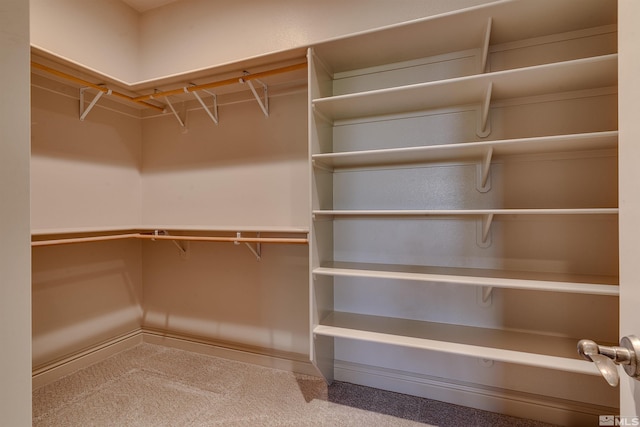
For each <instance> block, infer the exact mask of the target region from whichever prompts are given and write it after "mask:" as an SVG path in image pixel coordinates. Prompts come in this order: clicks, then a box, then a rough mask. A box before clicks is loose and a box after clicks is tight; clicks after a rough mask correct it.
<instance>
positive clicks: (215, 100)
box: [184, 84, 218, 124]
mask: <svg viewBox="0 0 640 427" xmlns="http://www.w3.org/2000/svg"><path fill="white" fill-rule="evenodd" d="M191 86H192V87H193V86H195V84H192V85H191ZM184 91H185V93H189V89H188V88H186V87H185V88H184ZM202 91H203V92H206V93H208V94H209V95H211V96H212V97H213V107H211V110H210V109H209V107H207V105H206V104H205V103H204V101H203V100H202V98H201V97H200V95H198V92H197V91H195V90H192V91H191V93H193V96H195V97H196V99H197V100H198V102H199V103H200V105H202V108H203V109H204V111H205V112H206V113H207V115H208V116H209V117H210V118H211V120H212V121H213V123H215V124H218V97H217V96H216V94H215V93H213V92H209V91H208V90H204V89H203V90H202Z"/></svg>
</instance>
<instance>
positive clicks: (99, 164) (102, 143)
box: [31, 75, 142, 231]
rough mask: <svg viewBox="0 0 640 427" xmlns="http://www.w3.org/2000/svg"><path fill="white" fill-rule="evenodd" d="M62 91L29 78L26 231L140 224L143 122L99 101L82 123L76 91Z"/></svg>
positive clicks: (41, 79) (57, 87)
mask: <svg viewBox="0 0 640 427" xmlns="http://www.w3.org/2000/svg"><path fill="white" fill-rule="evenodd" d="M63 87H64V86H62V85H60V84H56V83H53V82H52V81H51V80H47V79H43V78H42V77H39V76H36V75H34V76H33V80H32V89H31V92H32V110H31V111H32V113H31V114H32V136H31V144H32V148H31V156H32V157H31V170H32V174H31V176H32V179H31V228H32V229H33V230H36V231H37V230H46V229H52V228H55V229H73V228H84V227H94V228H95V227H105V226H125V227H127V226H135V225H137V224H139V222H140V216H141V210H140V188H141V180H140V164H141V142H140V138H141V135H142V125H141V123H140V119H139V118H137V117H135V116H129V115H126V114H121V113H117V112H114V111H112V110H110V109H107V108H104V107H105V106H107V104H106V103H105V101H104V100H101V101H100V103H99V105H96V107H95V108H93V109H92V110H91V111H90V113H89V115H87V118H86V119H85V120H84V121H80V120H79V118H78V96H79V95H78V91H77V90H75V89H72V88H68V89H63V90H61V89H62V88H63ZM94 94H95V91H94V92H93V93H89V92H87V98H88V99H91V98H92V96H93V95H94Z"/></svg>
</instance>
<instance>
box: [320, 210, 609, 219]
mask: <svg viewBox="0 0 640 427" xmlns="http://www.w3.org/2000/svg"><path fill="white" fill-rule="evenodd" d="M616 214H618V208H577V209H424V210H417V209H413V210H410V209H407V210H397V209H396V210H393V209H388V210H375V209H371V210H364V209H360V210H346V209H345V210H314V211H313V215H314V216H341V217H394V218H400V217H422V216H427V217H428V216H484V215H616Z"/></svg>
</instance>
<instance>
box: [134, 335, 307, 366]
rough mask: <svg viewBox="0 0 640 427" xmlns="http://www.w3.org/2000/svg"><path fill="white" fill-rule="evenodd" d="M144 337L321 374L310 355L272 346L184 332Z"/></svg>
mask: <svg viewBox="0 0 640 427" xmlns="http://www.w3.org/2000/svg"><path fill="white" fill-rule="evenodd" d="M143 340H144V342H147V343H149V344H157V345H163V346H166V347H172V348H177V349H180V350H186V351H192V352H194V353H201V354H207V355H210V356H216V357H221V358H225V359H231V360H237V361H240V362H245V363H251V364H254V365H259V366H265V367H268V368H273V369H280V370H283V371H289V372H296V373H299V374H305V375H310V376H315V377H318V376H320V374H319V373H318V371H317V369H316V368H315V367H314V366H313V364H312V363H311V361H310V360H309V358H308V356H307V355H302V354H297V353H286V352H275V351H272V350H269V349H262V348H253V347H244V346H239V345H235V344H233V345H232V344H230V343H224V342H218V341H212V340H208V339H202V338H196V337H191V336H186V335H181V334H174V333H172V334H168V333H165V332H161V331H152V330H144V332H143Z"/></svg>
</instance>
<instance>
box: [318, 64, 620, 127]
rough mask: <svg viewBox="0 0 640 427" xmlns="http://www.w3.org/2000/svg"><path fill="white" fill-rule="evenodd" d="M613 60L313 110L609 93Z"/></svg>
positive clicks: (352, 111)
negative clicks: (606, 90) (589, 91)
mask: <svg viewBox="0 0 640 427" xmlns="http://www.w3.org/2000/svg"><path fill="white" fill-rule="evenodd" d="M617 66H618V55H617V54H611V55H603V56H598V57H592V58H584V59H576V60H572V61H565V62H557V63H552V64H545V65H538V66H534V67H527V68H519V69H515V70H507V71H498V72H494V73H487V74H479V75H473V76H467V77H459V78H454V79H449V80H440V81H435V82H427V83H418V84H413V85H408V86H400V87H394V88H387V89H379V90H373V91H368V92H360V93H354V94H347V95H338V96H332V97H326V98H318V99H315V100H313V101H312V105H313V110H314V111H315V112H317V113H319V114H320V115H321V116H323V117H325V118H326V119H328V120H330V121H333V120H343V119H355V118H364V117H374V116H381V115H390V114H400V113H410V112H417V111H427V110H432V109H437V108H444V107H453V106H463V105H480V104H482V103H483V102H485V99H486V98H487V93H489V94H490V99H491V101H495V100H502V99H510V98H520V97H526V96H536V95H545V94H550V93H561V92H570V91H576V90H585V89H595V88H601V87H612V86H615V85H616V84H617Z"/></svg>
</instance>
